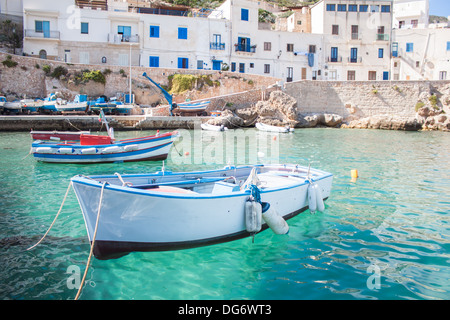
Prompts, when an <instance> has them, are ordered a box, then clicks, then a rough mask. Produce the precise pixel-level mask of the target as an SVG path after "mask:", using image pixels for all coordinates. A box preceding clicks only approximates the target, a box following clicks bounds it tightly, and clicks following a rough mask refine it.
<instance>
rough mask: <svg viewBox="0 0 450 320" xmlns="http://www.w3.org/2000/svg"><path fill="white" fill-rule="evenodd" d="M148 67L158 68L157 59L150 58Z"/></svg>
mask: <svg viewBox="0 0 450 320" xmlns="http://www.w3.org/2000/svg"><path fill="white" fill-rule="evenodd" d="M148 66H149V67H153V68H158V67H159V57H154V56H150V58H149V63H148Z"/></svg>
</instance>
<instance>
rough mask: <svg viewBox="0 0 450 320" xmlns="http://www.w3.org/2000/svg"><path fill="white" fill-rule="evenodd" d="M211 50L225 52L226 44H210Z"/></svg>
mask: <svg viewBox="0 0 450 320" xmlns="http://www.w3.org/2000/svg"><path fill="white" fill-rule="evenodd" d="M209 49H211V50H225V43H221V42H210V43H209Z"/></svg>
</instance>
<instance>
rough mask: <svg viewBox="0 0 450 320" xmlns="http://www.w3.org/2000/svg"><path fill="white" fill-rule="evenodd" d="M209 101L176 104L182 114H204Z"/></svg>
mask: <svg viewBox="0 0 450 320" xmlns="http://www.w3.org/2000/svg"><path fill="white" fill-rule="evenodd" d="M210 103H211V101H198V102H197V101H191V102H182V103H178V104H177V108H178V109H179V110H180V111H183V112H204V111H205V110H206V108H207V107H208V106H209V104H210Z"/></svg>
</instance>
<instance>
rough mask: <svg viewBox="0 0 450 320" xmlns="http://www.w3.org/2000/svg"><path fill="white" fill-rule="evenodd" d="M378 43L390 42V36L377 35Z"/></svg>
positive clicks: (384, 34)
mask: <svg viewBox="0 0 450 320" xmlns="http://www.w3.org/2000/svg"><path fill="white" fill-rule="evenodd" d="M377 41H389V35H388V34H386V33H377Z"/></svg>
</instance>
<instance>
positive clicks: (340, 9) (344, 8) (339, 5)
mask: <svg viewBox="0 0 450 320" xmlns="http://www.w3.org/2000/svg"><path fill="white" fill-rule="evenodd" d="M338 11H347V5H346V4H338Z"/></svg>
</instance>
